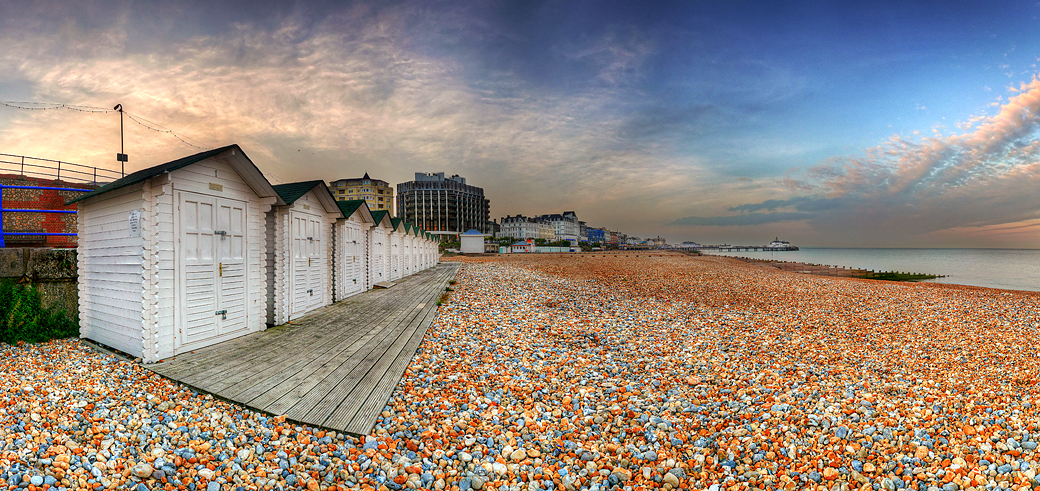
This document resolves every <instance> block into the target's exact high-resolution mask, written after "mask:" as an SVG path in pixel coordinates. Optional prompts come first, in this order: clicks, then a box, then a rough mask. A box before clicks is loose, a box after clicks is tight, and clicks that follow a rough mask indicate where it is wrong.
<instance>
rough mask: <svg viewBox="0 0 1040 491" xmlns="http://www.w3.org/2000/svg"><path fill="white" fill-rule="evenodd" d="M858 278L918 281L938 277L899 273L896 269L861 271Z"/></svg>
mask: <svg viewBox="0 0 1040 491" xmlns="http://www.w3.org/2000/svg"><path fill="white" fill-rule="evenodd" d="M859 277H860V278H866V279H868V280H886V281H920V280H930V279H933V278H938V277H939V276H938V275H934V274H924V273H900V272H898V271H879V272H877V273H863V274H862V275H861V276H859Z"/></svg>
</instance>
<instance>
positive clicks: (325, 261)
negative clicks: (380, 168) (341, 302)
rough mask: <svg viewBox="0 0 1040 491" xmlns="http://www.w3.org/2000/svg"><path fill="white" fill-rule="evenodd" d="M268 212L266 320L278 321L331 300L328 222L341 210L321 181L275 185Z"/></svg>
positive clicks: (330, 240)
mask: <svg viewBox="0 0 1040 491" xmlns="http://www.w3.org/2000/svg"><path fill="white" fill-rule="evenodd" d="M274 189H275V191H277V192H278V196H279V197H280V198H281V200H282V202H283V203H285V204H284V205H282V206H278V207H276V208H275V209H274V210H272V211H271V213H270V214H269V215H268V219H267V230H268V232H267V233H268V244H267V253H268V255H269V256H272V257H273V258H274V261H273V264H271V265H270V266H271V268H270V269H269V272H268V279H269V280H270V286H269V287H268V294H269V297H268V313H269V317H268V323H269V324H272V325H281V324H285V323H286V322H289V321H291V320H293V319H298V318H300V317H302V316H303V315H304V314H306V313H308V312H310V311H312V310H314V309H317V308H319V307H324V306H326V305H329V304H331V303H332V263H331V260H332V255H331V252H332V226H333V225H334V224H335V223H336V221H337V220H339V219H340V218H343V213H341V212H340V210H339V205H338V204H336V199H335V198H333V197H332V192H331V191H329V187H328V186H327V185H325V181H304V182H294V183H289V184H279V185H276V186H274Z"/></svg>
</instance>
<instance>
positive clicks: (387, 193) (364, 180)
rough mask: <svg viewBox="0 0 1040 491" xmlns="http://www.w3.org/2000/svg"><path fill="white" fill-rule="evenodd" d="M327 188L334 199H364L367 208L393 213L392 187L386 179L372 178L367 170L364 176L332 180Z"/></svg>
mask: <svg viewBox="0 0 1040 491" xmlns="http://www.w3.org/2000/svg"><path fill="white" fill-rule="evenodd" d="M329 190H330V191H332V196H333V197H335V198H336V201H350V200H365V204H367V205H368V209H369V210H372V211H379V210H386V211H388V212H390V215H391V216H392V215H393V214H394V188H393V187H391V186H390V183H388V182H386V181H382V180H379V179H372V178H371V177H369V176H368V173H367V172H366V173H365V175H364V177H359V178H354V179H340V180H338V181H332V182H331V183H329Z"/></svg>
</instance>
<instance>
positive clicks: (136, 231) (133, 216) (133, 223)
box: [129, 210, 141, 237]
mask: <svg viewBox="0 0 1040 491" xmlns="http://www.w3.org/2000/svg"><path fill="white" fill-rule="evenodd" d="M129 225H130V237H140V236H141V210H132V211H131V212H130V219H129Z"/></svg>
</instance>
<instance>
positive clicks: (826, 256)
mask: <svg viewBox="0 0 1040 491" xmlns="http://www.w3.org/2000/svg"><path fill="white" fill-rule="evenodd" d="M707 254H716V255H720V256H738V257H749V258H755V259H775V260H779V261H795V262H804V263H814V264H825V265H830V266H846V267H849V268H863V269H872V270H874V271H899V272H908V273H927V274H935V275H944V277H943V278H936V279H934V280H924V281H925V282H932V283H952V284H956V285H970V286H982V287H987V288H1000V289H1004V290H1027V291H1040V249H839V248H817V247H802V248H801V249H800V250H798V251H770V252H707Z"/></svg>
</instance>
